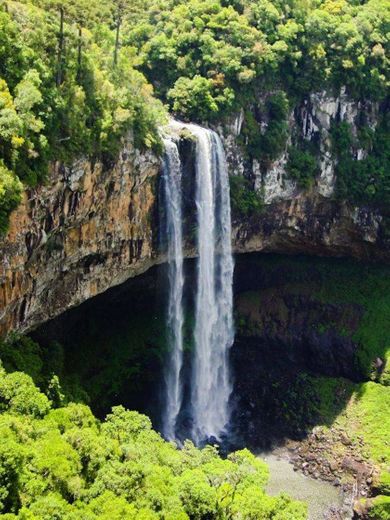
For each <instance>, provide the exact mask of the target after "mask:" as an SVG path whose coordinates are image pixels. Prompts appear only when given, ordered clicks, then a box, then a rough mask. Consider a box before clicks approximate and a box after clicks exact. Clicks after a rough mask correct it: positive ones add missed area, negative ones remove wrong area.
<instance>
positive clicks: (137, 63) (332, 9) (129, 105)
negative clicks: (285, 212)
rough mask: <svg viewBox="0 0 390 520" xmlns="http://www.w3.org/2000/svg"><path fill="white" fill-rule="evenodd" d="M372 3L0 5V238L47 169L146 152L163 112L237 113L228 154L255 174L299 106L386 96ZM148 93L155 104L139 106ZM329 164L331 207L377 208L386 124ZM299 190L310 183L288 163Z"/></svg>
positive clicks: (382, 34) (380, 30)
mask: <svg viewBox="0 0 390 520" xmlns="http://www.w3.org/2000/svg"><path fill="white" fill-rule="evenodd" d="M389 23H390V12H389V9H388V5H387V2H386V0H369V1H365V2H360V1H357V0H324V1H322V0H309V1H306V0H289V1H287V2H286V1H280V0H274V1H272V2H271V1H270V0H255V1H253V0H251V1H249V0H232V1H228V0H214V1H213V2H209V1H208V0H190V1H187V0H186V1H184V0H164V1H161V0H147V1H146V2H143V3H141V2H139V0H137V1H136V2H133V1H131V2H130V1H126V0H110V1H109V2H101V1H99V0H91V1H89V2H87V1H86V0H82V1H81V0H80V1H79V2H75V1H74V0H66V1H61V2H60V1H57V0H31V1H28V0H21V1H19V2H17V1H14V0H3V1H2V3H1V4H0V161H1V162H0V233H2V232H4V231H5V230H6V228H7V220H8V215H9V213H10V212H11V211H12V209H13V208H14V207H15V206H16V205H17V203H18V201H19V199H20V192H21V187H22V186H21V184H20V182H19V181H18V179H20V181H22V182H23V183H24V184H26V185H29V186H35V185H36V184H37V183H41V182H43V181H44V180H45V178H46V176H47V172H48V164H49V163H50V161H52V160H60V161H64V162H69V161H71V160H72V159H73V158H74V157H76V156H80V155H84V156H90V157H91V158H96V157H99V158H103V159H106V160H107V159H112V158H114V157H115V154H116V153H117V151H118V148H119V146H120V139H121V137H122V136H124V135H125V134H126V133H127V132H129V131H132V132H133V136H134V140H135V144H136V146H138V147H141V148H142V147H155V148H157V149H159V146H160V141H159V136H158V130H157V128H158V126H159V125H160V124H161V123H162V122H163V121H164V118H165V117H166V110H165V108H163V105H162V104H161V102H160V101H158V100H157V98H159V99H160V100H161V101H162V102H163V103H166V105H167V107H168V108H169V109H170V110H171V111H172V112H174V113H175V114H177V115H178V116H179V117H182V118H185V119H191V120H197V121H216V120H218V121H220V120H223V119H224V118H226V117H227V116H229V115H230V114H232V113H233V112H234V111H236V110H237V109H238V108H243V109H244V113H245V120H244V127H243V133H242V136H241V138H242V142H243V145H244V146H245V149H246V151H247V153H248V154H249V155H250V157H252V158H257V159H258V160H260V161H261V164H262V165H263V166H265V167H266V166H267V164H268V163H269V161H272V160H274V159H275V158H277V157H278V156H279V155H280V154H281V152H282V151H283V150H284V149H285V147H286V138H287V134H288V132H287V130H288V126H287V116H288V111H289V109H292V108H293V107H294V106H295V105H296V104H297V102H300V101H301V100H302V99H303V98H305V97H307V96H308V94H310V93H312V92H315V91H317V90H324V89H326V90H327V91H328V92H333V91H334V92H338V91H339V89H340V87H341V86H345V87H346V88H347V93H348V95H349V96H351V97H353V98H356V99H358V100H373V101H378V102H383V100H384V99H385V96H386V88H387V86H388V57H387V54H386V53H387V50H388V37H387V33H388V29H387V27H388V24H389ZM153 91H155V93H156V96H154V95H153ZM340 132H342V133H343V136H344V138H343V139H340V143H341V142H344V145H345V146H344V148H341V147H340V144H338V145H336V147H335V150H334V152H335V154H336V156H337V157H338V160H339V165H338V172H337V173H338V177H339V182H338V187H337V189H338V195H339V196H340V197H342V198H352V199H353V200H354V201H356V202H362V201H363V202H367V201H368V202H373V203H377V202H380V203H386V202H387V201H388V192H389V180H388V170H389V153H388V145H387V142H388V139H387V136H388V123H386V122H384V123H383V124H382V125H381V126H380V129H378V130H377V131H376V132H375V135H370V131H369V130H368V131H364V132H363V133H365V136H366V137H367V139H366V140H365V142H366V149H367V151H368V156H367V158H366V159H364V160H363V161H356V160H355V159H354V158H353V157H351V156H350V155H351V154H350V148H351V146H350V144H351V143H350V139H349V138H348V136H347V130H346V129H345V128H344V129H343V128H341V129H337V128H335V129H334V136H335V139H334V141H335V142H336V141H338V138H339V137H340V135H339V134H340ZM288 171H289V173H290V175H291V177H292V178H294V179H296V180H297V181H298V184H299V185H300V186H301V187H307V185H308V184H310V180H311V178H312V176H313V174H314V164H313V159H312V158H311V156H310V154H308V153H307V151H300V150H298V151H295V150H294V149H291V150H290V164H289V167H288Z"/></svg>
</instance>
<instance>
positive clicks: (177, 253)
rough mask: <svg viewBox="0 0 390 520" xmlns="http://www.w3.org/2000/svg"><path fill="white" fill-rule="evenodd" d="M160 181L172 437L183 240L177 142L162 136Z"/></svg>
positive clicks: (171, 431) (177, 403) (166, 427)
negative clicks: (165, 241) (166, 261)
mask: <svg viewBox="0 0 390 520" xmlns="http://www.w3.org/2000/svg"><path fill="white" fill-rule="evenodd" d="M164 145H165V156H164V161H163V182H164V194H165V213H166V218H165V234H166V238H167V243H168V251H167V254H168V280H169V295H168V312H167V332H168V334H167V336H168V345H169V353H168V360H167V364H166V368H165V408H164V417H163V434H164V436H165V437H166V438H167V439H169V440H174V439H175V437H176V435H175V429H176V421H177V417H178V415H179V412H180V408H181V404H182V399H183V395H182V394H183V391H182V385H181V380H180V374H181V369H182V364H183V322H184V315H183V287H184V274H183V243H182V242H183V241H182V196H181V163H180V156H179V150H178V148H177V144H176V142H175V141H173V140H172V139H168V138H167V139H164Z"/></svg>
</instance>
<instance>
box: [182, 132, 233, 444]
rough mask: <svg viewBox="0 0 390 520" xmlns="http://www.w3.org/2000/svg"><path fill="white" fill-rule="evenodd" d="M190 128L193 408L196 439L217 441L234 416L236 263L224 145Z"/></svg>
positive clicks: (206, 134)
mask: <svg viewBox="0 0 390 520" xmlns="http://www.w3.org/2000/svg"><path fill="white" fill-rule="evenodd" d="M188 128H189V130H190V131H191V133H192V134H193V135H194V136H195V137H196V139H197V148H196V194H195V199H196V208H197V221H198V234H197V237H198V238H197V246H198V271H197V295H196V302H195V305H196V308H195V330H194V339H195V352H194V362H193V376H192V387H191V407H192V418H193V428H192V438H193V440H194V442H195V443H199V442H202V441H205V440H206V439H208V438H210V437H215V438H216V439H219V438H220V435H221V434H222V433H223V431H224V429H225V427H226V425H227V423H228V422H229V417H230V411H229V397H230V394H231V391H232V383H231V377H230V370H229V359H228V356H229V349H230V347H231V345H232V344H233V340H234V328H233V267H234V266H233V257H232V250H231V217H230V192H229V177H228V171H227V165H226V160H225V153H224V150H223V146H222V143H221V140H220V139H219V137H218V135H217V134H216V133H215V132H212V131H210V130H207V129H205V128H201V127H198V126H195V125H188Z"/></svg>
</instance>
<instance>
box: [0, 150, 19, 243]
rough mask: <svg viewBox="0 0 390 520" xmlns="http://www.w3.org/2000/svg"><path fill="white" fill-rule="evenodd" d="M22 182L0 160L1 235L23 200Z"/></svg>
mask: <svg viewBox="0 0 390 520" xmlns="http://www.w3.org/2000/svg"><path fill="white" fill-rule="evenodd" d="M21 193H22V183H21V182H20V181H19V179H18V178H17V177H16V175H15V174H14V173H12V172H11V171H10V170H8V168H6V166H4V163H3V162H2V161H1V160H0V235H1V234H4V233H5V232H6V231H7V229H8V218H9V215H10V213H11V212H12V210H14V209H15V208H16V207H17V206H18V204H19V203H20V201H21V198H22V197H21Z"/></svg>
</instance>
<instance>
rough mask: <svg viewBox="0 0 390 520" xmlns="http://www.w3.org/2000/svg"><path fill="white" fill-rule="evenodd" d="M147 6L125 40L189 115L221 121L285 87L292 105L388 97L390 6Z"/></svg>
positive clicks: (161, 90)
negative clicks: (325, 93) (326, 92)
mask: <svg viewBox="0 0 390 520" xmlns="http://www.w3.org/2000/svg"><path fill="white" fill-rule="evenodd" d="M149 5H150V9H145V11H144V13H143V15H142V16H141V17H140V18H139V19H137V20H134V19H131V18H130V19H128V20H127V21H126V24H125V26H124V35H125V36H124V40H125V41H126V43H130V44H133V45H135V46H136V47H137V48H138V49H139V52H140V60H141V68H142V70H143V71H144V72H145V74H146V75H147V76H148V78H149V79H150V81H151V82H152V83H153V84H154V85H155V86H156V89H157V92H158V94H159V95H160V96H162V97H163V99H167V100H169V101H170V103H171V106H172V107H173V108H174V110H175V111H176V112H177V113H178V114H180V115H181V116H184V117H190V118H192V117H194V116H195V117H197V118H198V119H203V118H204V114H205V111H206V112H208V114H209V117H208V118H210V117H213V116H214V117H215V116H216V115H219V116H220V115H221V114H226V113H227V112H228V111H229V110H230V109H232V108H234V107H237V106H242V105H243V103H245V102H247V101H251V100H253V96H254V94H255V93H256V92H258V91H259V90H263V91H264V90H269V89H271V90H272V89H274V88H275V86H277V85H279V86H281V87H282V88H283V89H284V90H285V91H286V92H287V93H288V95H289V96H291V97H294V98H297V97H301V96H302V95H305V94H307V93H309V92H312V91H314V90H318V89H323V88H324V87H328V88H329V89H332V88H336V89H337V88H339V87H340V86H341V85H346V86H347V88H348V89H349V91H350V92H351V94H352V95H353V96H357V97H360V96H363V97H371V98H374V99H381V98H383V96H384V94H385V91H386V74H387V69H386V67H387V58H386V56H385V53H386V46H387V45H388V42H387V40H386V31H387V29H386V26H387V24H388V23H389V16H390V14H389V10H388V6H387V5H386V2H385V1H383V0H370V1H368V2H358V1H354V0H350V1H346V0H326V1H320V0H318V1H303V0H290V1H287V2H286V1H279V0H274V1H272V2H271V1H269V0H250V1H249V0H235V1H225V0H215V1H213V2H209V1H206V0H189V1H183V0H171V1H164V2H159V1H154V2H153V1H150V2H149ZM162 71H164V74H161V72H162ZM183 90H185V91H186V93H185V95H184V97H183ZM191 92H193V93H194V94H195V95H191ZM189 101H190V103H188V102H189ZM196 106H197V108H198V111H197V110H196Z"/></svg>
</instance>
